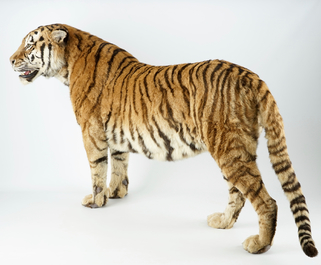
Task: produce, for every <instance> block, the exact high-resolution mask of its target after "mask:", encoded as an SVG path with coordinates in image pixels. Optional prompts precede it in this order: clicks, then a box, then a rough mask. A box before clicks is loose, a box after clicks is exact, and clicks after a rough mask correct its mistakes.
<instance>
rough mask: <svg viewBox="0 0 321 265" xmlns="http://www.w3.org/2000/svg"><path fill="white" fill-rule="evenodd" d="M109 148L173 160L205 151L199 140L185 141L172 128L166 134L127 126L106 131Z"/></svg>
mask: <svg viewBox="0 0 321 265" xmlns="http://www.w3.org/2000/svg"><path fill="white" fill-rule="evenodd" d="M106 136H107V139H108V140H107V141H108V146H109V148H111V149H113V150H117V151H120V152H131V153H138V154H142V155H145V156H146V157H147V158H149V159H156V160H160V161H175V160H180V159H184V158H188V157H192V156H195V155H197V154H200V153H203V152H205V151H207V148H206V145H205V144H204V143H202V142H201V141H199V142H195V141H194V142H187V141H186V140H182V137H181V136H180V135H179V134H178V133H177V132H175V131H174V130H172V131H170V132H169V133H168V132H167V134H166V135H165V134H159V133H157V132H156V129H154V133H152V134H151V133H150V132H149V131H148V130H146V129H145V130H144V129H141V131H139V132H138V131H135V133H133V132H131V131H130V130H129V128H127V129H125V128H123V129H122V130H120V129H114V130H113V131H111V130H107V131H106Z"/></svg>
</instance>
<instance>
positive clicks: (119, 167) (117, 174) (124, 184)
mask: <svg viewBox="0 0 321 265" xmlns="http://www.w3.org/2000/svg"><path fill="white" fill-rule="evenodd" d="M110 155H111V180H110V183H109V190H110V193H109V198H110V199H118V198H123V197H125V196H126V195H127V193H128V184H129V181H128V176H127V169H128V157H129V153H128V152H120V151H116V150H113V149H111V150H110Z"/></svg>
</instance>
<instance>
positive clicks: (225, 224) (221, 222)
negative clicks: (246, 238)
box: [207, 213, 234, 229]
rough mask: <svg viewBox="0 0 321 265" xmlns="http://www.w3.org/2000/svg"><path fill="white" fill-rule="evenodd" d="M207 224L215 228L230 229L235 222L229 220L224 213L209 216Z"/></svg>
mask: <svg viewBox="0 0 321 265" xmlns="http://www.w3.org/2000/svg"><path fill="white" fill-rule="evenodd" d="M207 224H208V225H209V226H210V227H213V228H218V229H229V228H232V226H233V224H234V222H231V221H230V220H228V219H227V218H226V216H225V214H224V213H213V214H211V215H209V216H207Z"/></svg>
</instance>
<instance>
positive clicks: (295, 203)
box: [290, 195, 306, 208]
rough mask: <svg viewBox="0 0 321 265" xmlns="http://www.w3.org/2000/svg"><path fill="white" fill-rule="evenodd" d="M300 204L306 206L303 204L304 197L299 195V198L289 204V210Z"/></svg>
mask: <svg viewBox="0 0 321 265" xmlns="http://www.w3.org/2000/svg"><path fill="white" fill-rule="evenodd" d="M300 203H304V204H306V202H305V197H304V196H303V195H300V196H299V197H297V198H295V199H293V200H292V201H291V202H290V208H292V207H293V206H294V205H297V204H300Z"/></svg>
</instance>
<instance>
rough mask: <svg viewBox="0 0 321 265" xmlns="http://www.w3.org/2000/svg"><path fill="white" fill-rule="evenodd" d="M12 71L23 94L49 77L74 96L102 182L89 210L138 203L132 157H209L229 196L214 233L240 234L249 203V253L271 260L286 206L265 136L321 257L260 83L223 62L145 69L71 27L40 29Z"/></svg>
mask: <svg viewBox="0 0 321 265" xmlns="http://www.w3.org/2000/svg"><path fill="white" fill-rule="evenodd" d="M10 63H11V65H12V67H13V69H14V71H17V72H19V73H20V75H19V79H20V81H21V82H22V83H23V84H29V83H32V82H33V81H35V80H36V79H37V78H38V77H39V76H44V77H47V78H50V77H56V78H58V79H59V80H60V81H61V82H62V83H63V84H64V85H66V86H68V87H69V91H70V99H71V103H72V107H73V111H74V114H75V117H76V120H77V123H78V124H79V126H80V128H81V132H82V137H83V143H84V147H85V150H86V154H87V158H88V162H89V166H90V171H91V179H92V193H91V194H90V195H87V196H85V197H84V199H83V200H82V205H84V206H86V207H90V208H99V207H102V206H104V205H106V203H107V201H108V199H109V198H123V197H124V196H126V195H127V194H128V186H129V179H128V174H127V171H128V159H129V153H139V154H143V155H145V156H146V157H147V158H149V159H157V160H161V161H176V160H180V159H184V158H188V157H192V156H195V155H197V154H200V153H203V152H206V151H207V152H209V153H210V155H211V156H212V157H213V159H214V160H215V161H216V163H217V164H218V166H219V167H220V169H221V172H222V174H223V178H224V180H225V181H226V182H227V185H228V194H229V199H228V204H227V206H226V209H225V211H224V212H223V213H214V214H211V215H209V216H208V217H207V223H208V225H209V226H210V227H213V228H218V229H229V228H232V227H233V225H234V223H235V222H236V221H237V219H238V216H239V214H240V212H241V210H242V208H243V206H244V203H245V201H246V199H248V200H249V201H250V202H251V204H252V206H253V208H254V210H255V211H256V213H257V215H258V221H259V234H257V235H253V236H250V237H248V238H247V239H246V240H245V241H244V242H243V248H244V249H245V250H246V251H248V252H249V253H253V254H260V253H264V252H266V251H268V250H269V249H270V247H271V245H272V241H273V238H274V235H275V231H276V222H277V204H276V201H275V200H274V199H273V198H271V196H270V195H269V194H268V192H267V190H266V188H265V185H264V183H263V181H262V177H261V174H260V171H259V169H258V167H257V163H256V158H257V155H256V150H257V146H258V138H259V135H260V132H261V130H262V129H264V130H265V137H266V138H267V147H268V151H269V158H270V161H271V163H272V167H273V169H274V171H275V173H276V175H277V176H278V179H279V181H280V183H281V186H282V188H283V191H284V193H285V195H286V197H287V199H288V200H289V202H290V209H291V211H292V213H293V216H294V219H295V223H296V225H297V228H298V237H299V241H300V245H301V248H302V250H303V251H304V253H305V254H306V255H307V256H309V257H315V256H317V254H318V250H317V248H316V247H315V243H314V241H313V239H312V235H311V225H310V219H309V212H308V208H307V204H306V200H305V197H304V195H303V193H302V190H301V186H300V183H299V182H298V179H297V177H296V174H295V172H294V169H293V167H292V163H291V160H290V158H289V155H288V151H287V145H286V138H285V133H284V125H283V120H282V117H281V115H280V112H279V109H278V106H277V104H276V101H275V99H274V97H273V96H272V94H271V92H270V90H269V88H268V87H267V85H266V83H265V82H264V81H262V80H261V79H260V78H259V76H258V75H257V74H255V73H253V72H252V71H250V70H249V69H247V68H245V67H242V66H239V65H237V64H234V63H231V62H228V61H224V60H218V59H217V60H208V61H203V62H197V63H186V64H178V65H168V66H154V65H149V64H145V63H142V62H140V61H139V60H138V59H136V58H135V57H133V56H132V55H131V54H130V53H128V52H127V51H125V50H124V49H122V48H119V47H118V46H116V45H114V44H112V43H110V42H107V41H104V40H102V39H100V38H98V37H96V36H94V35H91V34H89V33H87V32H84V31H81V30H79V29H76V28H74V27H71V26H68V25H65V24H52V25H47V26H40V27H38V28H37V29H35V30H33V31H31V32H30V33H28V34H27V36H26V37H25V38H24V39H23V40H22V43H21V45H20V47H19V48H18V50H17V51H16V52H15V53H14V54H13V55H12V56H11V57H10ZM108 153H109V154H108ZM109 160H111V179H110V182H109V186H108V187H107V184H106V180H107V165H108V161H109Z"/></svg>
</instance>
